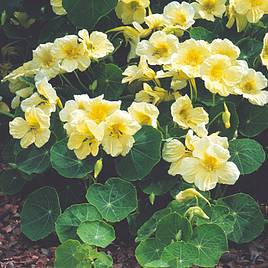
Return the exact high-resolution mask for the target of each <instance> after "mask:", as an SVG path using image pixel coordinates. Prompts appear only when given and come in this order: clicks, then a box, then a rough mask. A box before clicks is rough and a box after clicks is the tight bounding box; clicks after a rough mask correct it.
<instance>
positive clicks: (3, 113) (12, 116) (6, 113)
mask: <svg viewBox="0 0 268 268" xmlns="http://www.w3.org/2000/svg"><path fill="white" fill-rule="evenodd" d="M0 115H4V116H7V117H9V118H12V119H13V118H15V116H14V115H13V114H11V113H8V112H1V111H0Z"/></svg>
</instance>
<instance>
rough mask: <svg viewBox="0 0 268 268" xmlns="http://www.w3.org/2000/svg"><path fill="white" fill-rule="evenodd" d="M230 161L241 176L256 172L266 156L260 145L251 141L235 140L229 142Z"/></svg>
mask: <svg viewBox="0 0 268 268" xmlns="http://www.w3.org/2000/svg"><path fill="white" fill-rule="evenodd" d="M229 149H230V153H231V159H230V161H233V162H234V163H235V164H236V165H237V167H238V169H239V170H240V173H241V174H242V175H245V174H250V173H253V172H254V171H256V170H258V169H259V168H260V167H261V166H262V164H263V162H264V161H265V158H266V155H265V152H264V150H263V147H262V146H261V144H259V143H258V142H257V141H255V140H252V139H237V140H233V141H231V142H230V148H229Z"/></svg>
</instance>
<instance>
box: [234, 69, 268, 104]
mask: <svg viewBox="0 0 268 268" xmlns="http://www.w3.org/2000/svg"><path fill="white" fill-rule="evenodd" d="M267 85H268V81H267V79H266V78H265V76H264V75H263V74H262V73H261V72H256V71H255V70H253V69H248V70H245V71H244V73H243V76H242V79H241V82H240V83H239V84H238V85H237V86H236V90H235V93H236V94H239V95H242V96H243V97H244V98H246V99H248V100H249V102H250V103H252V104H255V105H260V106H263V105H265V104H267V103H268V91H266V90H263V89H265V88H267Z"/></svg>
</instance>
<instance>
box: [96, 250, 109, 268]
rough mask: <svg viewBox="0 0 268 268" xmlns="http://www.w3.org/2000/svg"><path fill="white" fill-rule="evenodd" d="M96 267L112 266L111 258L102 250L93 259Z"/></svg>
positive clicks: (106, 267) (105, 267)
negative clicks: (95, 258)
mask: <svg viewBox="0 0 268 268" xmlns="http://www.w3.org/2000/svg"><path fill="white" fill-rule="evenodd" d="M95 265H96V268H112V266H113V258H112V257H111V256H110V255H107V254H105V253H104V252H99V253H98V258H97V260H96V261H95Z"/></svg>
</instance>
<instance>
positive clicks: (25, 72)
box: [2, 61, 39, 82]
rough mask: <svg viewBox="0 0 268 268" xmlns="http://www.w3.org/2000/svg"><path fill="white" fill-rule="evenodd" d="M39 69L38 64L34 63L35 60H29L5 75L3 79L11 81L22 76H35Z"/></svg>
mask: <svg viewBox="0 0 268 268" xmlns="http://www.w3.org/2000/svg"><path fill="white" fill-rule="evenodd" d="M38 71H39V69H38V68H36V66H35V65H34V64H33V61H27V62H25V63H24V64H23V65H22V66H20V67H18V68H17V69H15V70H13V71H12V72H11V73H9V74H8V75H7V76H5V77H4V78H3V80H2V81H3V82H5V81H11V80H15V79H17V78H20V77H22V76H27V77H33V76H34V75H35V74H36V73H37V72H38Z"/></svg>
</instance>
